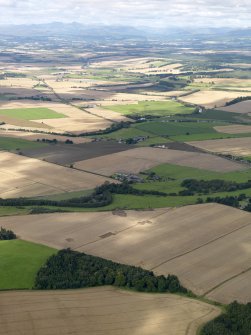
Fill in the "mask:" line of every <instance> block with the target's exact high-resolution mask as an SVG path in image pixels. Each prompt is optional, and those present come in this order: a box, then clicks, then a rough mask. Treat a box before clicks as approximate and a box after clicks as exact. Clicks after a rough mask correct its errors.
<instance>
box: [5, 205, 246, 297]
mask: <svg viewBox="0 0 251 335" xmlns="http://www.w3.org/2000/svg"><path fill="white" fill-rule="evenodd" d="M250 218H251V214H250V213H248V212H244V211H240V210H238V209H234V208H231V207H227V206H224V205H219V204H203V205H193V206H185V207H181V208H173V209H169V208H162V209H157V210H153V211H118V212H117V213H116V212H114V213H112V212H104V213H60V214H58V213H56V214H43V215H32V216H16V217H6V218H0V226H3V227H5V228H8V229H11V230H13V231H15V232H16V234H17V235H18V236H19V237H20V238H22V239H25V240H29V241H33V242H37V243H41V244H45V245H48V246H51V247H55V248H58V249H62V248H69V247H70V248H72V249H74V250H78V251H82V252H85V253H88V254H92V255H95V256H100V257H104V258H107V259H111V260H113V261H116V262H120V263H125V264H130V265H136V266H141V267H143V268H146V269H149V270H154V272H156V273H157V274H164V275H168V274H170V273H173V274H176V275H178V277H179V278H180V280H181V282H182V283H183V284H184V285H185V286H186V287H187V288H189V289H192V290H194V291H195V293H198V294H204V293H205V292H207V291H209V290H210V289H212V288H213V287H215V286H216V285H219V284H221V283H222V282H223V281H224V280H227V279H229V278H231V277H232V276H233V275H236V274H239V273H240V272H241V271H243V270H246V269H247V268H249V267H250V256H251V249H250V247H249V244H248V241H249V240H250V238H251V224H250V222H251V220H250ZM233 244H234V248H233ZM247 285H248V288H249V291H250V287H251V286H250V285H251V284H250V281H249V284H248V283H246V284H245V285H244V286H243V287H240V288H238V290H239V291H238V296H237V298H238V300H239V301H242V298H243V296H244V294H245V293H244V291H245V292H246V290H247ZM236 294H237V293H236ZM227 298H228V297H227ZM230 298H231V297H230ZM230 298H229V299H230ZM216 300H218V301H221V297H220V296H219V298H217V299H216Z"/></svg>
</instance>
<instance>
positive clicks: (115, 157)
mask: <svg viewBox="0 0 251 335" xmlns="http://www.w3.org/2000/svg"><path fill="white" fill-rule="evenodd" d="M199 143H200V142H199ZM163 163H171V164H177V165H181V166H188V167H195V168H200V169H205V170H209V171H216V172H229V171H238V170H244V169H245V166H243V165H241V164H238V163H235V162H232V161H229V160H226V159H224V158H221V157H217V156H213V155H209V154H205V153H200V152H188V151H181V150H170V149H160V148H150V147H145V148H136V149H131V150H126V151H123V152H118V153H114V154H111V155H107V156H105V157H104V156H101V157H97V158H93V159H87V160H84V161H79V162H76V163H75V164H74V166H75V167H76V168H78V169H80V170H85V171H92V172H95V173H100V174H102V175H105V176H111V175H113V174H114V173H116V172H123V173H139V172H141V171H145V170H148V169H150V168H152V167H154V166H157V165H160V164H163Z"/></svg>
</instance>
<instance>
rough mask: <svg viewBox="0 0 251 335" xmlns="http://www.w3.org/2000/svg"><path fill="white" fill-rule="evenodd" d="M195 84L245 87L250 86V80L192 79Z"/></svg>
mask: <svg viewBox="0 0 251 335" xmlns="http://www.w3.org/2000/svg"><path fill="white" fill-rule="evenodd" d="M194 82H195V83H205V84H211V83H214V84H216V85H218V84H220V85H223V86H225V85H226V86H236V87H238V86H239V87H241V86H243V87H246V86H251V80H250V79H238V78H197V79H194Z"/></svg>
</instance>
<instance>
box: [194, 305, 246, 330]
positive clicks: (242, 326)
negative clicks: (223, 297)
mask: <svg viewBox="0 0 251 335" xmlns="http://www.w3.org/2000/svg"><path fill="white" fill-rule="evenodd" d="M250 334H251V303H248V304H246V305H244V304H239V303H237V302H236V301H235V302H233V303H231V304H230V305H228V306H227V309H226V313H224V314H222V315H220V316H218V317H217V318H216V319H214V320H212V321H210V322H208V323H207V324H206V325H205V326H204V327H203V328H202V330H201V332H200V335H250Z"/></svg>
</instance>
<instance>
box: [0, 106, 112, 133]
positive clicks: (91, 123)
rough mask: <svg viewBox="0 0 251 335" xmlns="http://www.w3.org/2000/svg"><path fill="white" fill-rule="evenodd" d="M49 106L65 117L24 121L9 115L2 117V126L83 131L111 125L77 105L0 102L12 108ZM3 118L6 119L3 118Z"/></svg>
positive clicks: (61, 131)
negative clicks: (3, 123) (3, 124)
mask: <svg viewBox="0 0 251 335" xmlns="http://www.w3.org/2000/svg"><path fill="white" fill-rule="evenodd" d="M39 107H44V108H49V109H51V110H53V111H55V112H58V113H61V114H64V115H65V116H66V117H65V118H60V119H41V120H35V121H32V120H31V121H26V120H21V119H15V120H14V119H12V118H9V117H2V116H1V120H3V121H4V122H5V123H6V124H8V125H5V126H3V127H2V128H5V129H7V128H10V126H9V125H13V126H17V127H20V128H24V129H29V128H34V129H37V130H41V128H46V129H47V130H48V131H53V130H54V131H56V132H58V133H64V132H76V133H83V132H89V131H96V130H100V129H105V128H107V127H109V126H110V125H111V122H110V121H108V120H105V119H104V118H102V117H101V116H97V115H94V114H91V113H90V112H89V113H87V112H85V111H84V110H80V109H79V108H77V107H74V106H71V105H66V104H63V103H57V102H40V101H35V102H33V101H32V102H31V101H26V100H22V101H11V102H2V103H0V109H1V108H2V109H12V108H39ZM4 118H5V119H6V120H4Z"/></svg>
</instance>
